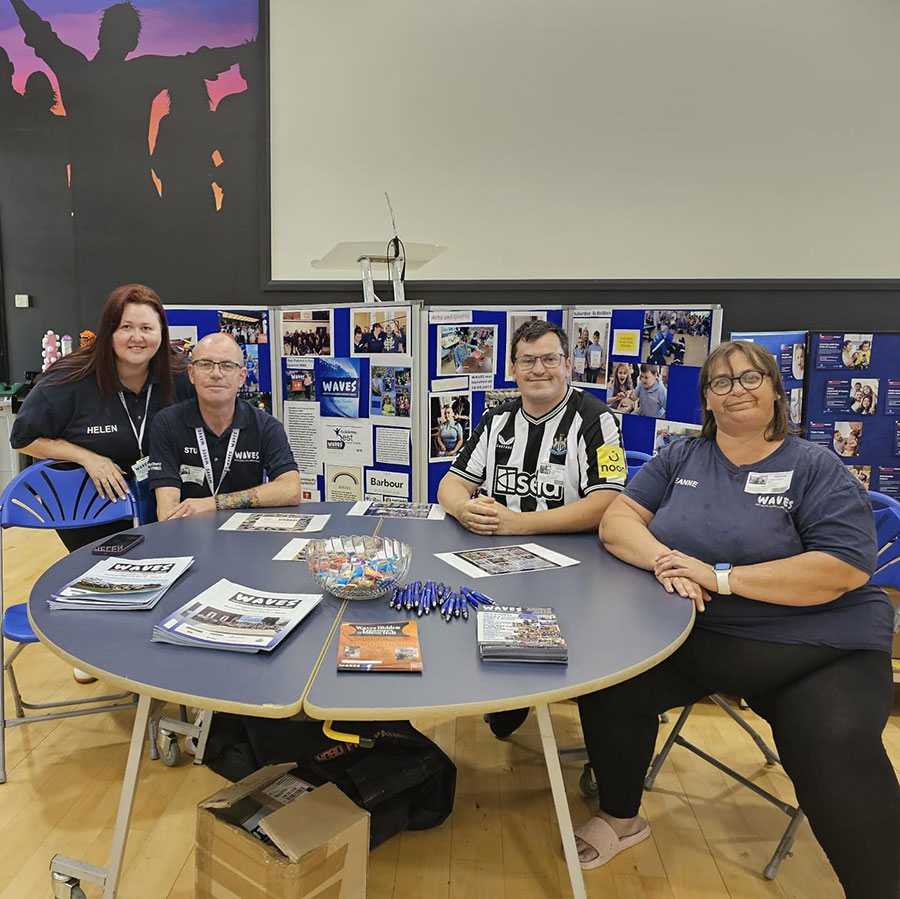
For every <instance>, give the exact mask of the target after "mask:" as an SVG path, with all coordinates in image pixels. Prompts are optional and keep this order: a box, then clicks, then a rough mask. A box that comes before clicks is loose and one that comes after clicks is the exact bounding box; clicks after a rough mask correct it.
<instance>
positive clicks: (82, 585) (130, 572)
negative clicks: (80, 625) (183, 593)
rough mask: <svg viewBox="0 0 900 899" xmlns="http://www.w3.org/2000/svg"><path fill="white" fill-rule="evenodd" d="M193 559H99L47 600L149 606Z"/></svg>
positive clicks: (56, 604) (61, 604)
mask: <svg viewBox="0 0 900 899" xmlns="http://www.w3.org/2000/svg"><path fill="white" fill-rule="evenodd" d="M193 561H194V557H193V556H173V557H171V558H163V559H126V558H125V557H123V556H116V557H110V558H106V559H101V560H100V561H99V562H97V563H96V564H95V565H92V566H91V567H90V568H89V569H88V570H87V571H86V572H85V573H84V574H82V575H80V576H79V577H77V578H76V579H75V580H74V581H70V582H69V583H68V584H66V586H65V587H63V588H62V590H60V591H59V593H54V594H53V595H52V598H51V599H48V600H47V603H48V605H49V606H50V608H51V609H117V610H120V611H129V610H133V609H152V608H153V606H155V605H156V603H157V602H159V599H160V597H161V596H162V595H163V594H164V593H165V592H166V590H168V589H169V587H171V586H172V584H174V583H175V581H177V580H178V578H179V577H181V575H182V574H184V572H185V571H187V569H188V568H190V566H191V565H192V564H193Z"/></svg>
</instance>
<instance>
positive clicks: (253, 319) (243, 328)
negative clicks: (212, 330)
mask: <svg viewBox="0 0 900 899" xmlns="http://www.w3.org/2000/svg"><path fill="white" fill-rule="evenodd" d="M219 330H220V331H221V332H222V333H223V334H230V335H231V336H232V337H233V338H234V339H235V340H236V341H237V342H238V343H239V344H240V345H241V346H246V345H247V344H250V343H267V342H268V340H269V338H268V335H267V334H266V313H265V312H255V311H250V310H241V311H240V312H226V311H220V312H219Z"/></svg>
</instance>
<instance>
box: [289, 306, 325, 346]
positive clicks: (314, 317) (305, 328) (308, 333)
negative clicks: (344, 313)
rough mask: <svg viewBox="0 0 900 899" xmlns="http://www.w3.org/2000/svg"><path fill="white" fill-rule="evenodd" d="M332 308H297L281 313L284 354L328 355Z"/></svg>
mask: <svg viewBox="0 0 900 899" xmlns="http://www.w3.org/2000/svg"><path fill="white" fill-rule="evenodd" d="M333 316H334V310H333V309H297V310H291V311H289V312H282V313H281V337H282V341H283V345H282V348H281V352H282V355H284V356H330V355H331V353H332V349H331V348H332V345H333V344H332V334H333V331H334V318H333Z"/></svg>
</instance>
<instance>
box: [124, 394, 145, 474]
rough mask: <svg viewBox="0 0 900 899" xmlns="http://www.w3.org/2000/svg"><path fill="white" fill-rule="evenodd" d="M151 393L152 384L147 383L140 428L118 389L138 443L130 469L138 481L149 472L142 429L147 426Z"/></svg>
mask: <svg viewBox="0 0 900 899" xmlns="http://www.w3.org/2000/svg"><path fill="white" fill-rule="evenodd" d="M152 393H153V385H152V384H148V385H147V401H146V403H144V417H143V419H141V429H140V431H138V429H137V428H136V427H135V425H134V419H133V418H132V417H131V413H130V412H129V411H128V403H126V402H125V394H124V393H122V391H121V390H120V391H119V402H120V403H121V404H122V408H123V409H124V410H125V416H126V418H127V419H128V424H130V425H131V433H132V434H134V439H135V440H137V445H138V456H139V458H138V460H137V462H135V463H134V465H132V466H131V470H132V471H133V472H134V476H135V478H136V479H137V480H138V481H146V480H147V476H148V474H149V473H150V472H149V468H148V463H149V461H150V457H149V456H146V455H144V431H145V430H146V428H147V413H148V412H149V411H150V394H152Z"/></svg>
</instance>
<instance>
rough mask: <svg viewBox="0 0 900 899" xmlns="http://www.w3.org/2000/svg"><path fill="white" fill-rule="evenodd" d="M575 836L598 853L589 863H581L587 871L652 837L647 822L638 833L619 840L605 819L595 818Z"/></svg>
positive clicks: (582, 826)
mask: <svg viewBox="0 0 900 899" xmlns="http://www.w3.org/2000/svg"><path fill="white" fill-rule="evenodd" d="M575 836H576V837H577V838H578V839H580V840H581V841H582V842H584V843H587V845H588V846H590V847H591V849H593V850H594V851H595V852H596V853H597V857H596V858H592V859H591V860H590V861H589V862H581V867H582V868H583V869H584V870H585V871H589V870H590V869H591V868H599V867H600V866H601V865H605V864H606V863H607V862H608V861H610V860H611V859H613V858H615V857H616V856H617V855H618V854H619V853H620V852H621V851H622V850H623V849H628V848H629V847H631V846H635V845H637V844H638V843H640V842H642V841H643V840H646V839H647V837H649V836H650V825H649V824H648V823H647V822H646V821H645V822H644V826H643V827H642V828H641V829H640V830H639V831H638V832H637V833H635V834H632V835H631V836H629V837H622V838H621V839H619V837H618V835H617V834H616V832H615V831H614V830H613V829H612V827H610V825H609V824H608V823H607V822H606V821H604V820H603V818H599V817H597V816H594V817H593V818H591V819H590V820H589V821H588V822H587V823H585V824H582V825H581V827H579V828H578V830H576V831H575Z"/></svg>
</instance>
